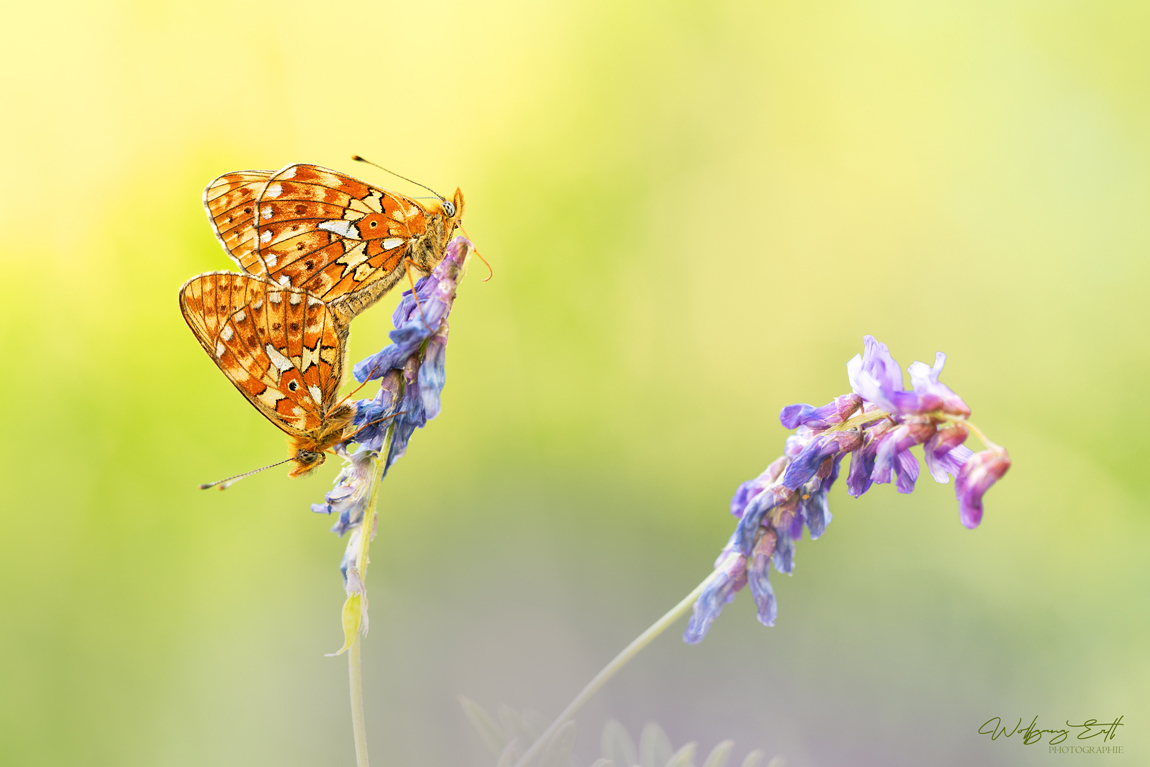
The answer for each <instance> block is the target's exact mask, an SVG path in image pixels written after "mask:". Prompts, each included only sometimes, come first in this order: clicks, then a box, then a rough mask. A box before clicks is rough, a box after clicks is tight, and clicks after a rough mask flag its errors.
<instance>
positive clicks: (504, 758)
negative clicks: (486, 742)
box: [495, 740, 523, 767]
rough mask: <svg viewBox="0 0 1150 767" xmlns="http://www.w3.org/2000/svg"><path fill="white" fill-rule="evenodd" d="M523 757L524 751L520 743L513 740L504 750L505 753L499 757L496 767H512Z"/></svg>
mask: <svg viewBox="0 0 1150 767" xmlns="http://www.w3.org/2000/svg"><path fill="white" fill-rule="evenodd" d="M522 756H523V749H521V748H520V747H519V741H517V740H512V741H511V742H510V743H508V744H507V748H505V749H503V753H502V754H501V755H500V757H499V761H498V762H496V763H495V767H512V765H514V764H515V763H516V762H518V761H519V759H520V757H522Z"/></svg>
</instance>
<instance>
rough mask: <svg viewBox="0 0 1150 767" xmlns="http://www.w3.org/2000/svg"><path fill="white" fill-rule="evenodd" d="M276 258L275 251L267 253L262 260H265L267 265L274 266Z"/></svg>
mask: <svg viewBox="0 0 1150 767" xmlns="http://www.w3.org/2000/svg"><path fill="white" fill-rule="evenodd" d="M278 260H279V259H278V258H276V254H275V253H268V257H267V258H265V259H264V261H267V264H268V266H275V265H276V261H278Z"/></svg>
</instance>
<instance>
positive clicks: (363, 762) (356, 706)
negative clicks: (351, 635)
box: [347, 635, 368, 767]
mask: <svg viewBox="0 0 1150 767" xmlns="http://www.w3.org/2000/svg"><path fill="white" fill-rule="evenodd" d="M359 639H360V638H359V636H358V635H356V637H355V641H353V642H352V643H351V648H350V649H349V650H348V651H347V665H348V676H349V677H350V679H351V730H352V733H354V735H355V764H356V767H368V765H367V730H366V728H365V727H364V723H363V672H362V671H361V668H360V652H359Z"/></svg>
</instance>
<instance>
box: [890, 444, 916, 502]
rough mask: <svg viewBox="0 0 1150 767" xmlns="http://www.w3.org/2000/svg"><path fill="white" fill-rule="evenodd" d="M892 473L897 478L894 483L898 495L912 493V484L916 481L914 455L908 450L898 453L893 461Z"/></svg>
mask: <svg viewBox="0 0 1150 767" xmlns="http://www.w3.org/2000/svg"><path fill="white" fill-rule="evenodd" d="M894 473H895V474H896V475H897V477H898V480H897V482H896V483H895V486H896V487H897V488H898V491H899V492H900V493H910V492H913V491H914V483H915V481H916V480H917V479H918V459H917V458H915V457H914V453H912V452H910V451H909V450H904V451H902V452H901V453H899V454H898V458H897V459H896V461H895V465H894Z"/></svg>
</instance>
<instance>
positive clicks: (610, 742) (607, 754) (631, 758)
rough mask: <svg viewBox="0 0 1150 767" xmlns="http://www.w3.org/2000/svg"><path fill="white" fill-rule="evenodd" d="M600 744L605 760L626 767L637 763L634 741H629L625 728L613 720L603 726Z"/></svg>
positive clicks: (632, 766) (631, 766)
mask: <svg viewBox="0 0 1150 767" xmlns="http://www.w3.org/2000/svg"><path fill="white" fill-rule="evenodd" d="M600 742H601V743H602V748H603V757H604V758H605V759H610V760H611V761H612V762H614V763H615V764H619V765H625V766H626V767H634V765H636V764H638V763H639V759H638V757H636V756H635V741H633V740H631V736H630V735H628V734H627V730H626V728H624V727H623V725H621V724H619V722H617V721H615V720H614V719H612V720H611V721H609V722H607V724H605V725H603V739H602V740H601V741H600Z"/></svg>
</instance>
